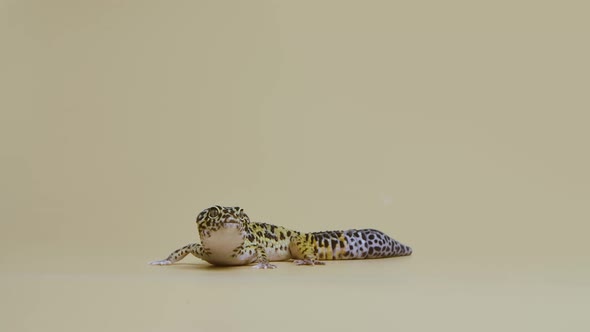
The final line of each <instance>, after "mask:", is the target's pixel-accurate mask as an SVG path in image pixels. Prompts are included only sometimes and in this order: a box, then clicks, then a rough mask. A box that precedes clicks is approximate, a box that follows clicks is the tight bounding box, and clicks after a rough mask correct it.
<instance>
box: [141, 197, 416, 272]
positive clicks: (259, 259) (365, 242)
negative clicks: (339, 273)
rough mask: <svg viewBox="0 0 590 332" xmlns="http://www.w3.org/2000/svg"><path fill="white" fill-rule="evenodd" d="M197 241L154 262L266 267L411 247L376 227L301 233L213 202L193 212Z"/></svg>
mask: <svg viewBox="0 0 590 332" xmlns="http://www.w3.org/2000/svg"><path fill="white" fill-rule="evenodd" d="M197 226H198V230H199V236H200V239H201V243H200V244H199V243H190V244H187V245H185V246H184V247H182V248H179V249H177V250H175V251H174V252H172V253H171V254H170V255H169V256H168V257H167V258H166V259H164V260H159V261H154V262H151V263H150V264H152V265H169V264H173V263H175V262H177V261H179V260H181V259H183V258H184V257H185V256H186V255H188V254H192V255H194V256H196V257H198V258H200V259H202V260H204V261H207V262H209V263H211V264H213V265H220V266H231V265H249V264H252V263H256V265H254V268H261V269H268V268H275V267H276V266H275V265H273V264H270V262H271V261H285V260H289V259H293V261H294V262H295V263H296V264H297V265H323V264H324V263H323V262H321V261H322V260H335V259H367V258H383V257H394V256H407V255H411V254H412V249H411V248H410V247H409V246H407V245H404V244H401V243H400V242H398V241H396V240H394V239H393V238H391V237H389V236H388V235H386V234H384V233H383V232H381V231H378V230H375V229H350V230H344V231H324V232H312V233H302V232H298V231H294V230H291V229H287V228H285V227H282V226H276V225H272V224H267V223H260V222H251V221H250V218H249V217H248V215H246V213H244V210H243V209H241V208H239V207H222V206H218V205H216V206H213V207H210V208H208V209H205V210H203V211H202V212H201V213H199V215H198V216H197Z"/></svg>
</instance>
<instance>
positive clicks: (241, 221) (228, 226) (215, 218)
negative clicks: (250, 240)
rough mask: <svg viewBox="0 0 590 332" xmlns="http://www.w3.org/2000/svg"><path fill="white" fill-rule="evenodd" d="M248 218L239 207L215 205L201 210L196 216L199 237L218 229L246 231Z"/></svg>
mask: <svg viewBox="0 0 590 332" xmlns="http://www.w3.org/2000/svg"><path fill="white" fill-rule="evenodd" d="M249 222H250V219H249V218H248V215H247V214H246V213H244V209H242V208H240V207H237V206H236V207H224V206H219V205H215V206H212V207H210V208H208V209H205V210H203V211H202V212H201V213H199V215H198V216H197V225H198V227H199V233H200V234H201V237H203V236H206V237H208V236H210V235H211V233H214V232H217V231H220V230H234V231H235V230H237V231H238V232H240V233H243V232H245V231H246V227H247V225H248V223H249Z"/></svg>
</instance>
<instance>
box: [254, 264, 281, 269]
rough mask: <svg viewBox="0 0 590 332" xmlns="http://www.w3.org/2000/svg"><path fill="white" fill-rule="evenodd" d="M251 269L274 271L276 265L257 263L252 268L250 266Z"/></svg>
mask: <svg viewBox="0 0 590 332" xmlns="http://www.w3.org/2000/svg"><path fill="white" fill-rule="evenodd" d="M252 268H253V269H265V270H266V269H276V268H277V266H276V265H272V264H270V263H258V264H256V265H254V266H252Z"/></svg>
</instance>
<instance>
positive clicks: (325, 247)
mask: <svg viewBox="0 0 590 332" xmlns="http://www.w3.org/2000/svg"><path fill="white" fill-rule="evenodd" d="M311 234H312V235H313V237H314V238H315V241H316V243H317V247H318V255H319V257H320V259H363V258H382V257H393V256H407V255H411V254H412V249H411V248H410V247H408V246H406V245H403V244H401V243H399V242H398V241H396V240H394V239H393V238H391V237H389V236H388V235H386V234H384V233H383V232H381V231H378V230H375V229H358V230H357V229H350V230H346V231H325V232H315V233H311Z"/></svg>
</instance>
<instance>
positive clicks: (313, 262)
mask: <svg viewBox="0 0 590 332" xmlns="http://www.w3.org/2000/svg"><path fill="white" fill-rule="evenodd" d="M293 263H295V264H297V265H326V263H324V262H320V261H318V260H317V259H296V260H294V261H293Z"/></svg>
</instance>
